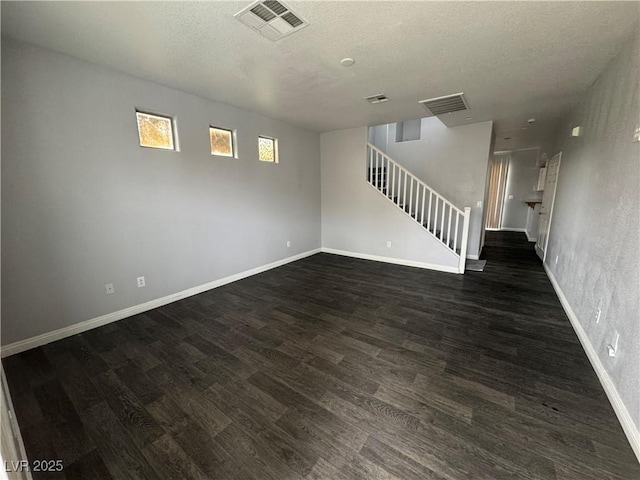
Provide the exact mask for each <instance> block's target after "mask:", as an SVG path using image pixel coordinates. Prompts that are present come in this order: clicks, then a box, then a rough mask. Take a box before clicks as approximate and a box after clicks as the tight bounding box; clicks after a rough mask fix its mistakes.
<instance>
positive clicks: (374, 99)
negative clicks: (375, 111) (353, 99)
mask: <svg viewBox="0 0 640 480" xmlns="http://www.w3.org/2000/svg"><path fill="white" fill-rule="evenodd" d="M365 100H366V101H367V102H369V103H372V104H374V105H375V104H376V103H384V102H388V101H389V99H388V98H387V96H386V95H383V94H382V93H380V94H378V95H371V96H370V97H366V98H365Z"/></svg>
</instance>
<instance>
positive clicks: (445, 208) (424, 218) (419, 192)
mask: <svg viewBox="0 0 640 480" xmlns="http://www.w3.org/2000/svg"><path fill="white" fill-rule="evenodd" d="M367 181H368V182H369V184H370V185H371V186H372V187H374V188H375V189H376V190H377V191H378V192H379V193H380V194H381V195H383V196H384V197H385V198H386V199H387V200H389V201H390V202H392V203H393V204H394V205H395V206H396V207H398V208H399V209H400V210H402V211H403V212H404V213H405V214H406V215H407V216H408V217H409V218H411V219H412V220H413V221H415V222H417V223H418V224H420V225H421V226H422V227H423V228H424V230H425V232H426V233H428V234H429V235H431V236H432V237H433V238H435V239H436V240H438V241H439V242H440V243H441V244H442V245H443V246H444V247H446V248H447V249H449V251H450V252H451V253H452V254H454V255H455V256H456V257H458V271H459V273H464V266H465V261H466V256H467V239H468V237H469V218H470V216H471V208H470V207H465V208H464V211H463V210H460V209H459V208H458V207H456V206H455V205H454V204H453V203H451V202H450V201H448V200H447V199H445V198H444V197H443V196H442V195H440V194H439V193H438V192H436V191H435V190H434V189H433V188H431V187H430V186H429V185H427V184H426V183H424V182H423V181H422V180H420V179H419V178H418V177H416V176H415V175H414V174H412V173H411V172H409V171H408V170H407V169H406V168H404V167H402V166H401V165H399V164H398V163H397V162H395V161H394V160H393V159H392V158H390V157H389V156H388V155H386V154H385V153H384V152H383V151H382V150H380V149H378V148H376V147H375V146H374V145H372V144H370V143H368V144H367Z"/></svg>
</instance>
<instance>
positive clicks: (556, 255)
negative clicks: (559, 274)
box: [556, 255, 558, 265]
mask: <svg viewBox="0 0 640 480" xmlns="http://www.w3.org/2000/svg"><path fill="white" fill-rule="evenodd" d="M557 264H558V255H556V265H557Z"/></svg>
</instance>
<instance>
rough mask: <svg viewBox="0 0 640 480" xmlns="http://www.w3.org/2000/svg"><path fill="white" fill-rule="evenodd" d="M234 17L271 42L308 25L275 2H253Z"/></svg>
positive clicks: (270, 0) (285, 7)
mask: <svg viewBox="0 0 640 480" xmlns="http://www.w3.org/2000/svg"><path fill="white" fill-rule="evenodd" d="M234 17H236V18H237V19H238V20H240V21H241V22H242V23H244V24H245V25H247V26H248V27H250V28H251V29H253V30H255V31H256V32H258V33H259V34H261V35H262V36H264V37H267V38H268V39H269V40H271V41H273V42H275V41H276V40H280V39H281V38H283V37H286V36H287V35H291V34H292V33H294V32H297V31H298V30H302V29H303V28H304V27H306V26H307V25H309V23H308V22H306V21H305V20H303V19H302V17H300V15H298V14H297V13H293V12H292V11H291V9H290V8H289V7H287V6H286V5H285V4H284V3H282V2H280V1H276V0H264V1H257V2H254V3H252V4H251V5H249V6H248V7H247V8H244V9H242V10H241V11H239V12H238V13H236V14H235V15H234Z"/></svg>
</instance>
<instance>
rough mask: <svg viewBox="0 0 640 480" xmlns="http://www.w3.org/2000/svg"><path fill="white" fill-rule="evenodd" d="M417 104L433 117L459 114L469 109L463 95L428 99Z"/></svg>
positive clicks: (457, 94)
mask: <svg viewBox="0 0 640 480" xmlns="http://www.w3.org/2000/svg"><path fill="white" fill-rule="evenodd" d="M418 103H419V104H420V105H422V106H423V107H424V108H426V109H427V110H428V111H429V112H431V113H432V114H433V115H444V114H445V113H452V112H460V111H462V110H468V109H469V107H468V105H467V102H466V100H465V99H464V94H463V93H456V94H454V95H445V96H444V97H437V98H428V99H427V100H420V101H419V102H418Z"/></svg>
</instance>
